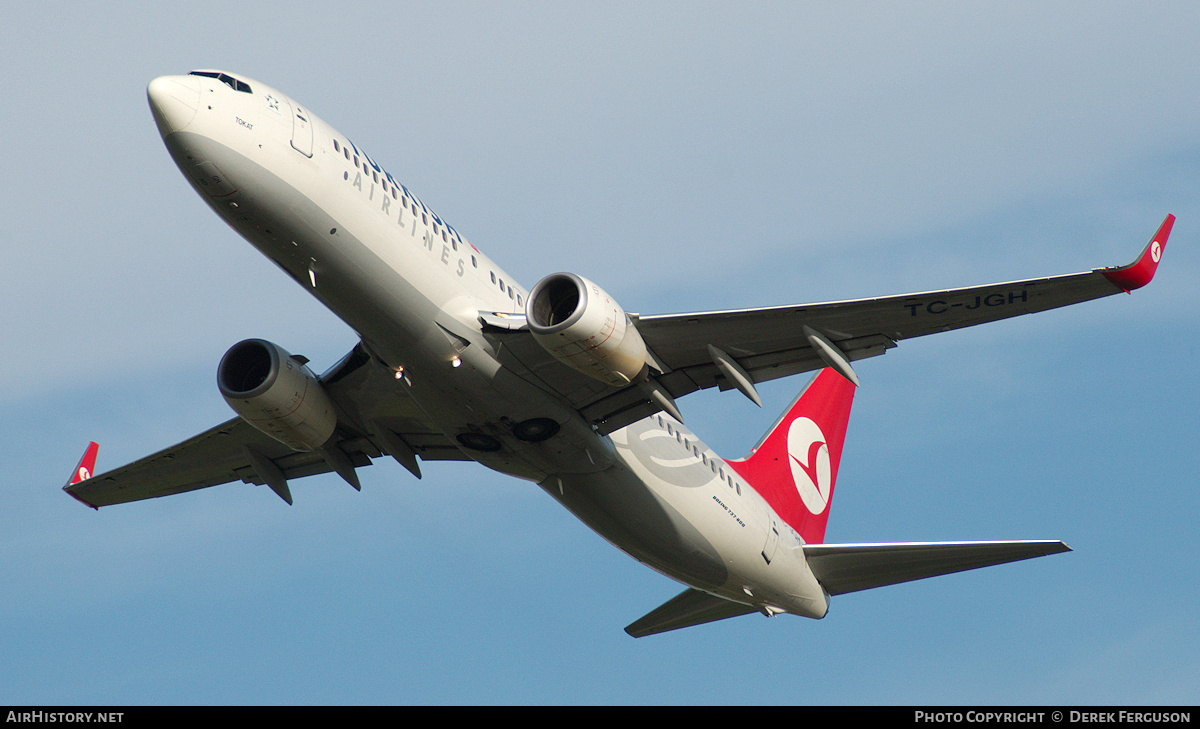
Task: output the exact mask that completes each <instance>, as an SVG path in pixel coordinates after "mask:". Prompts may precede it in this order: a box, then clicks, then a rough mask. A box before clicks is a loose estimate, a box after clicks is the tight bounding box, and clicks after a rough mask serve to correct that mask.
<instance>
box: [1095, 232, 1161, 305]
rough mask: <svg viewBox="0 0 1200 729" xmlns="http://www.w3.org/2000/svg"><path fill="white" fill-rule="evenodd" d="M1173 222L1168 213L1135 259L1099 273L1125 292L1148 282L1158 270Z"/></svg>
mask: <svg viewBox="0 0 1200 729" xmlns="http://www.w3.org/2000/svg"><path fill="white" fill-rule="evenodd" d="M1174 224H1175V216H1174V215H1168V216H1167V219H1166V220H1164V221H1163V223H1162V225H1160V226H1159V228H1158V232H1157V233H1155V234H1154V237H1153V238H1151V239H1150V242H1149V243H1147V244H1146V248H1145V250H1143V251H1142V255H1140V256H1138V259H1137V260H1136V261H1134V262H1133V263H1131V264H1129V265H1128V266H1121V267H1119V268H1102V269H1100V273H1102V274H1104V277H1105V278H1107V279H1108V280H1109V281H1111V282H1112V283H1113V285H1114V286H1117V287H1119V288H1120V289H1121V290H1122V291H1125V292H1126V293H1128V292H1130V291H1133V290H1134V289H1140V288H1141V287H1143V286H1145V285H1146V284H1148V283H1150V280H1151V279H1153V278H1154V272H1155V271H1157V270H1158V262H1159V260H1160V259H1161V258H1162V252H1163V249H1164V248H1166V247H1167V238H1168V237H1169V236H1170V235H1171V226H1172V225H1174Z"/></svg>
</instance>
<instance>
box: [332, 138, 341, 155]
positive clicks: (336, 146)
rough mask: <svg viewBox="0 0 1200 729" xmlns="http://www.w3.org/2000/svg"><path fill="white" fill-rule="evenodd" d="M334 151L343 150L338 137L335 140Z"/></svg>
mask: <svg viewBox="0 0 1200 729" xmlns="http://www.w3.org/2000/svg"><path fill="white" fill-rule="evenodd" d="M333 151H334V152H341V151H342V148H341V147H340V146H338V141H337V140H336V139H335V140H333Z"/></svg>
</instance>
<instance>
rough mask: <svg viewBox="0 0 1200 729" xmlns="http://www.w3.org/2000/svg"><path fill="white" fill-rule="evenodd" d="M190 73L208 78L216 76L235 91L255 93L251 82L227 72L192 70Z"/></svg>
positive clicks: (190, 74)
mask: <svg viewBox="0 0 1200 729" xmlns="http://www.w3.org/2000/svg"><path fill="white" fill-rule="evenodd" d="M188 75H189V76H205V77H207V78H215V79H216V80H218V81H220V82H221V83H223V84H225V85H226V86H228V87H229V88H231V89H233V90H234V91H241V92H242V93H244V94H252V93H254V92H253V91H251V90H250V84H248V83H246V82H245V81H239V80H237V79H236V78H234V77H233V76H230V75H229V74H227V73H218V72H217V71H192V72H191V73H189V74H188Z"/></svg>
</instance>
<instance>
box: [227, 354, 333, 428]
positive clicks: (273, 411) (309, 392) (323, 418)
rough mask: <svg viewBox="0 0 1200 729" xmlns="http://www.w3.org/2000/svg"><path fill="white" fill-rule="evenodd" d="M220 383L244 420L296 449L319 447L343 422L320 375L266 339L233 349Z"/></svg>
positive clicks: (232, 406) (228, 400) (229, 400)
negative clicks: (339, 423)
mask: <svg viewBox="0 0 1200 729" xmlns="http://www.w3.org/2000/svg"><path fill="white" fill-rule="evenodd" d="M217 387H219V388H220V389H221V395H223V396H224V397H225V402H227V403H229V407H231V408H233V411H234V412H236V413H237V414H238V415H240V416H241V417H242V419H243V420H245V421H246V422H247V423H249V424H250V425H253V426H254V427H255V428H257V429H259V430H261V431H262V432H264V433H266V434H267V435H269V436H271V437H272V438H274V439H275V440H277V441H279V442H280V443H283V444H284V445H286V446H288V447H289V448H292V449H293V450H297V451H315V450H317V449H318V448H320V447H321V446H322V445H324V444H325V442H326V441H328V440H329V437H330V436H331V435H333V429H334V427H335V426H337V414H336V413H335V411H334V409H333V402H332V401H331V400H330V399H329V395H328V394H327V393H326V392H325V388H323V387H321V383H320V381H318V380H317V378H316V376H315V375H313V373H312V372H311V371H310V370H309V369H308V367H305V366H304V364H303V363H301V362H300V361H298V360H297V359H295V358H293V357H292V355H290V354H288V353H287V352H286V351H284V349H283V348H282V347H280V346H278V345H276V344H272V343H271V342H268V341H265V340H263V339H247V340H245V341H244V342H238V343H237V344H235V345H233V346H232V347H230V348H229V351H228V352H226V353H225V356H224V357H222V358H221V365H220V367H218V368H217Z"/></svg>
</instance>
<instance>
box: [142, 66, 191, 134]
mask: <svg viewBox="0 0 1200 729" xmlns="http://www.w3.org/2000/svg"><path fill="white" fill-rule="evenodd" d="M146 97H147V98H148V99H149V100H150V111H151V112H153V113H154V123H155V124H157V125H158V131H159V133H160V134H162V135H163V136H164V137H165V136H167V135H168V134H171V133H172V132H178V131H181V130H183V129H184V128H185V127H187V125H188V124H190V123H191V121H192V118H193V117H195V116H196V109H197V108H198V107H199V106H200V80H199V79H197V78H196V77H194V76H159V77H158V78H156V79H154V80H153V81H151V82H150V85H149V86H148V87H146Z"/></svg>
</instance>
